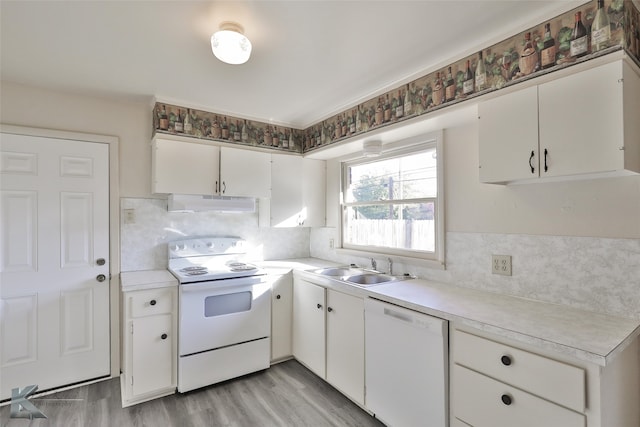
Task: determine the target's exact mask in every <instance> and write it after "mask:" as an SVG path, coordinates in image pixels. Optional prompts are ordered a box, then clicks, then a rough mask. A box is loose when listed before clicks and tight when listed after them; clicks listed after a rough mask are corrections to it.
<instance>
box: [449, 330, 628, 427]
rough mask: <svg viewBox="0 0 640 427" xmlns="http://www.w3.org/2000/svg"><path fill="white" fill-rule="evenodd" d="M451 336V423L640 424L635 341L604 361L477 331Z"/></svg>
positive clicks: (527, 426)
mask: <svg viewBox="0 0 640 427" xmlns="http://www.w3.org/2000/svg"><path fill="white" fill-rule="evenodd" d="M450 335H451V364H450V378H451V387H450V388H451V399H450V402H451V425H452V426H473V427H498V426H518V427H541V426H545V427H547V426H549V427H555V426H557V427H608V426H629V427H632V426H634V427H635V426H638V425H640V414H639V412H640V411H639V409H638V405H637V401H638V398H639V395H640V384H639V383H638V370H639V369H638V356H639V348H638V343H637V340H636V341H634V342H633V343H632V344H631V345H629V347H627V348H626V349H625V350H624V351H623V352H622V353H621V354H619V355H618V356H617V357H616V359H615V360H614V361H613V362H611V363H610V364H608V365H607V366H605V367H602V366H597V365H594V364H590V363H587V362H583V361H579V360H572V359H570V358H568V357H565V356H562V357H561V356H558V355H552V354H546V353H544V352H540V351H538V350H537V349H536V350H535V351H534V350H532V349H530V348H523V347H524V346H520V345H517V346H516V345H512V344H511V343H507V342H505V340H503V339H495V338H494V337H491V336H487V335H486V334H484V333H481V332H479V331H463V330H460V329H457V328H455V327H452V330H451V333H450ZM627 376H628V380H627V381H624V380H621V378H622V377H627ZM616 378H617V379H616Z"/></svg>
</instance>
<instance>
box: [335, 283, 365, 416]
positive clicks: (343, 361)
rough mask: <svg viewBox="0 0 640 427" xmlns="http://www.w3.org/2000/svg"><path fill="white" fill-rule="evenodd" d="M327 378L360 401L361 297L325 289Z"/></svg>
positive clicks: (361, 391) (361, 356) (362, 324)
mask: <svg viewBox="0 0 640 427" xmlns="http://www.w3.org/2000/svg"><path fill="white" fill-rule="evenodd" d="M327 381H328V382H329V383H330V384H332V385H333V386H334V387H336V388H337V389H338V390H340V391H342V392H343V393H344V394H346V395H347V396H349V397H351V398H352V399H353V400H355V401H356V402H357V403H359V404H361V405H364V300H363V299H362V298H358V297H355V296H352V295H347V294H343V293H341V292H336V291H333V290H328V291H327Z"/></svg>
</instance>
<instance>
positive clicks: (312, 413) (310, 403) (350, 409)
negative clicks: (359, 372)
mask: <svg viewBox="0 0 640 427" xmlns="http://www.w3.org/2000/svg"><path fill="white" fill-rule="evenodd" d="M32 402H33V404H34V405H35V406H36V407H37V408H38V409H40V410H41V411H42V412H43V413H44V414H45V415H46V416H47V417H48V418H47V419H46V420H44V419H41V420H32V421H29V420H26V419H11V418H9V406H8V405H7V406H3V407H1V408H0V427H26V426H30V427H31V426H34V427H35V426H38V427H44V426H46V427H129V426H132V427H147V426H148V427H205V426H207V427H236V426H237V427H254V426H255V427H270V426H295V427H303V426H309V427H322V426H335V427H347V426H357V427H367V426H376V427H381V426H383V424H382V423H380V422H379V421H378V420H376V419H375V418H373V417H371V416H370V415H369V414H367V413H366V412H364V411H363V410H362V409H360V408H359V407H358V406H357V405H355V404H354V403H353V402H351V401H350V400H349V399H347V398H346V397H344V396H343V395H342V394H340V393H339V392H338V391H336V390H335V389H334V388H332V387H331V386H330V385H328V384H327V383H326V382H324V381H323V380H321V379H320V378H318V377H317V376H315V375H314V374H312V373H311V372H310V371H309V370H308V369H306V368H305V367H303V366H302V365H301V364H299V363H298V362H296V361H294V360H290V361H287V362H283V363H280V364H278V365H274V366H272V367H271V368H270V369H267V370H266V371H262V372H257V373H255V374H251V375H247V376H245V377H242V378H237V379H235V380H231V381H227V382H224V383H221V384H216V385H213V386H209V387H206V388H203V389H199V390H194V391H192V392H189V393H186V394H174V395H171V396H167V397H163V398H160V399H156V400H153V401H151V402H146V403H141V404H139V405H136V406H132V407H129V408H124V409H123V408H122V407H121V401H120V380H119V379H117V378H115V379H110V380H106V381H102V382H99V383H95V384H91V385H88V386H83V387H78V388H75V389H72V390H67V391H62V392H59V393H56V394H52V395H48V396H43V397H39V398H38V397H36V398H33V399H32Z"/></svg>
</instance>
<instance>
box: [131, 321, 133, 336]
mask: <svg viewBox="0 0 640 427" xmlns="http://www.w3.org/2000/svg"><path fill="white" fill-rule="evenodd" d="M131 335H133V323H132V324H131Z"/></svg>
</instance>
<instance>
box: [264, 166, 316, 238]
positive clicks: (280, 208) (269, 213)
mask: <svg viewBox="0 0 640 427" xmlns="http://www.w3.org/2000/svg"><path fill="white" fill-rule="evenodd" d="M325 181H326V169H325V162H324V160H312V159H306V158H303V157H300V156H292V155H286V154H272V155H271V184H272V186H271V199H270V200H260V225H262V226H271V227H323V226H324V225H325V214H326V209H325V193H326V190H325V188H326V183H325Z"/></svg>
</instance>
